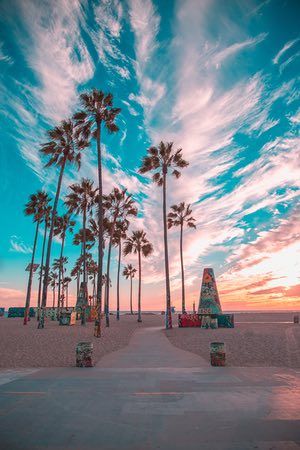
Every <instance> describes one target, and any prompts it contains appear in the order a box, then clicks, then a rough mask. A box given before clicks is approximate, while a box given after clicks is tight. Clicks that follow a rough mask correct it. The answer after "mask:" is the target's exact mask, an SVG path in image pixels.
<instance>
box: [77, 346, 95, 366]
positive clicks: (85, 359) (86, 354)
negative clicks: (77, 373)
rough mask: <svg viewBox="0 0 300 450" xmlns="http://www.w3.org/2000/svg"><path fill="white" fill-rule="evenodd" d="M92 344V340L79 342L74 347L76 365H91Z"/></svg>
mask: <svg viewBox="0 0 300 450" xmlns="http://www.w3.org/2000/svg"><path fill="white" fill-rule="evenodd" d="M92 355H93V344H92V342H79V343H78V344H77V347H76V366H77V367H93V359H92Z"/></svg>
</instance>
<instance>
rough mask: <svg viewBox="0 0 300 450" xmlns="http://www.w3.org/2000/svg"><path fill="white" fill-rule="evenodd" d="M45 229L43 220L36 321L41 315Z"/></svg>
mask: <svg viewBox="0 0 300 450" xmlns="http://www.w3.org/2000/svg"><path fill="white" fill-rule="evenodd" d="M47 229H48V227H47V221H46V220H45V231H44V238H43V247H42V259H41V267H40V278H39V293H38V313H37V320H40V314H41V311H40V309H41V294H42V279H43V265H44V256H45V245H46V239H47Z"/></svg>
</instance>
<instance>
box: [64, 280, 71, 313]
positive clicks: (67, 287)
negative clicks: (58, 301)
mask: <svg viewBox="0 0 300 450" xmlns="http://www.w3.org/2000/svg"><path fill="white" fill-rule="evenodd" d="M71 281H72V278H70V277H64V279H63V289H64V290H65V292H66V308H68V307H69V284H70V283H71Z"/></svg>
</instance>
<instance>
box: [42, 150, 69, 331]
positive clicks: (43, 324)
mask: <svg viewBox="0 0 300 450" xmlns="http://www.w3.org/2000/svg"><path fill="white" fill-rule="evenodd" d="M65 165H66V157H65V158H64V159H63V162H62V166H61V168H60V174H59V178H58V183H57V189H56V194H55V199H54V204H53V209H52V214H51V224H50V231H49V236H48V246H47V254H46V264H45V274H44V281H43V294H42V313H41V315H40V320H39V324H38V328H44V326H45V319H44V308H45V307H46V304H47V291H48V281H49V267H50V257H51V247H52V239H53V230H54V221H55V216H56V211H57V205H58V200H59V195H60V189H61V182H62V178H63V174H64V170H65Z"/></svg>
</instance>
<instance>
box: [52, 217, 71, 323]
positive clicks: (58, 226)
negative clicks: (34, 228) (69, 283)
mask: <svg viewBox="0 0 300 450" xmlns="http://www.w3.org/2000/svg"><path fill="white" fill-rule="evenodd" d="M74 226H75V221H74V220H71V216H70V214H64V215H62V216H56V218H55V222H54V230H53V234H54V236H59V238H60V240H61V247H60V261H61V266H60V267H59V270H58V294H57V297H58V302H57V303H58V318H59V309H60V307H63V302H62V299H61V284H62V279H63V274H64V259H63V252H64V246H65V240H66V234H67V232H68V231H69V232H70V233H73V228H74Z"/></svg>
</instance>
